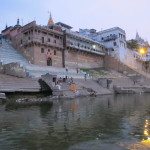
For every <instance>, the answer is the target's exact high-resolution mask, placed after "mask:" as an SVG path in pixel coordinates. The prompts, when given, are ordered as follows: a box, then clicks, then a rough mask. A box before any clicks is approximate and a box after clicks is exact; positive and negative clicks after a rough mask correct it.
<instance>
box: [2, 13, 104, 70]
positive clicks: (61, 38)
mask: <svg viewBox="0 0 150 150" xmlns="http://www.w3.org/2000/svg"><path fill="white" fill-rule="evenodd" d="M17 24H18V25H17V28H15V26H14V27H11V30H14V31H16V32H15V34H12V31H11V30H9V28H7V29H5V30H3V31H2V34H3V35H5V36H7V37H9V39H10V40H11V42H12V45H13V46H14V47H15V48H16V49H17V50H18V51H19V52H20V53H21V54H22V55H23V56H24V57H26V58H27V60H28V61H29V62H30V63H32V64H37V65H47V66H57V67H65V66H68V67H80V68H81V67H102V66H103V57H104V55H105V47H104V46H102V45H101V44H100V43H98V42H96V41H94V40H92V39H90V38H87V37H85V36H82V35H80V34H79V33H76V32H73V31H71V28H72V27H70V26H68V25H66V24H64V23H61V22H58V23H56V24H54V22H53V19H52V17H51V15H50V18H49V21H48V24H47V26H39V25H37V24H36V22H35V21H33V22H31V23H29V24H27V25H25V26H23V27H21V26H20V25H19V23H17ZM8 35H9V36H8Z"/></svg>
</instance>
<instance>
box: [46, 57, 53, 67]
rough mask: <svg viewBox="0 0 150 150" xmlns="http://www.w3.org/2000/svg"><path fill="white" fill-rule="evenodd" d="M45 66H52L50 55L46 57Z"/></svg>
mask: <svg viewBox="0 0 150 150" xmlns="http://www.w3.org/2000/svg"><path fill="white" fill-rule="evenodd" d="M47 66H52V59H51V58H50V57H48V58H47Z"/></svg>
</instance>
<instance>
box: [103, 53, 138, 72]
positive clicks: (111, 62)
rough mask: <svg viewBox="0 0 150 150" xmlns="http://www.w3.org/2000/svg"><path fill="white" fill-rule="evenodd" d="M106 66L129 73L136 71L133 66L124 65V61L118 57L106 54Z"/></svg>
mask: <svg viewBox="0 0 150 150" xmlns="http://www.w3.org/2000/svg"><path fill="white" fill-rule="evenodd" d="M104 67H105V68H110V69H113V70H115V71H118V72H124V71H126V72H128V73H135V71H133V70H132V69H131V68H129V67H128V66H126V65H124V64H123V63H122V62H120V61H119V60H117V59H116V58H114V57H112V56H110V55H106V56H105V57H104Z"/></svg>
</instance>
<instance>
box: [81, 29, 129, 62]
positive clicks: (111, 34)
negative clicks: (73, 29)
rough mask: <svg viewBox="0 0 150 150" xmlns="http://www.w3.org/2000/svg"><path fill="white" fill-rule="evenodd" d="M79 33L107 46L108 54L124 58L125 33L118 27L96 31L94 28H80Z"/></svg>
mask: <svg viewBox="0 0 150 150" xmlns="http://www.w3.org/2000/svg"><path fill="white" fill-rule="evenodd" d="M79 33H80V34H82V35H86V36H87V37H90V38H91V39H93V40H95V41H97V42H99V43H101V44H102V45H104V46H105V47H106V48H107V51H108V54H111V55H113V56H115V57H116V58H118V59H120V60H121V61H122V60H124V53H125V49H126V33H125V31H124V30H122V29H121V28H119V27H114V28H110V29H107V30H102V31H100V32H96V30H95V29H90V30H88V29H80V30H79Z"/></svg>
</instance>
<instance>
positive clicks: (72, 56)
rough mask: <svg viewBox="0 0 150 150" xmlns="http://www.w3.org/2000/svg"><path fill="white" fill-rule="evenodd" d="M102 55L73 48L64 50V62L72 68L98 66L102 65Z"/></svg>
mask: <svg viewBox="0 0 150 150" xmlns="http://www.w3.org/2000/svg"><path fill="white" fill-rule="evenodd" d="M103 60H104V56H102V55H96V54H92V53H91V54H90V53H86V52H80V51H75V50H70V51H69V50H66V51H65V64H66V66H68V67H72V68H77V67H79V68H99V67H103Z"/></svg>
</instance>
